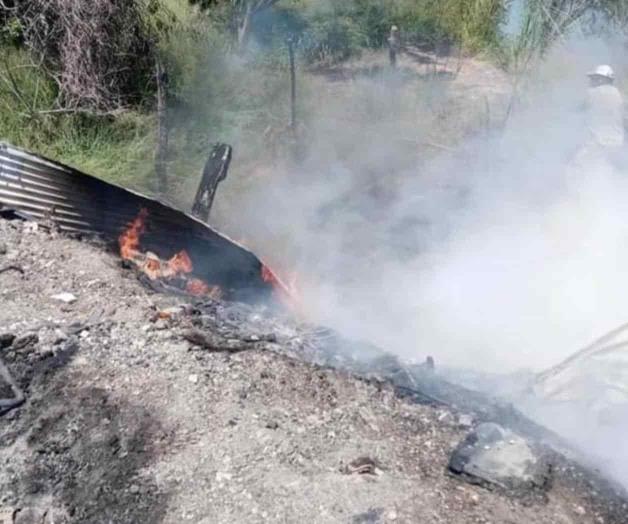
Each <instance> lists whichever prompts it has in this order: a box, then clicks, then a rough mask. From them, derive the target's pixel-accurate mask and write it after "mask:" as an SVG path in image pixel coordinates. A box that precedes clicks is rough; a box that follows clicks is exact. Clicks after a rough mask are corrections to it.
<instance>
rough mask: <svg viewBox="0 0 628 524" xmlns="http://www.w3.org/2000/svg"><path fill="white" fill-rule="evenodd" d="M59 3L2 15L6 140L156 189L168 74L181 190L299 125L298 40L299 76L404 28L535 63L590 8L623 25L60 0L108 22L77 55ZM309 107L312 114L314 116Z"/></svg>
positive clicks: (441, 7) (553, 12) (571, 16)
mask: <svg viewBox="0 0 628 524" xmlns="http://www.w3.org/2000/svg"><path fill="white" fill-rule="evenodd" d="M59 1H60V0H32V1H31V2H25V3H22V2H17V1H13V2H12V1H9V0H5V1H4V4H3V5H4V6H5V7H4V8H2V9H1V10H0V47H1V48H2V49H1V58H0V137H1V139H3V140H6V141H9V142H11V143H14V144H16V145H18V146H22V147H25V148H28V149H31V150H34V151H37V152H40V153H42V154H44V155H49V156H51V157H54V158H57V159H59V160H61V161H63V162H66V163H69V164H72V165H75V166H77V167H79V168H82V169H85V170H87V171H89V172H92V173H94V174H97V175H99V176H101V177H104V178H107V179H109V180H112V181H115V182H118V183H122V184H125V185H127V186H134V187H137V188H141V189H144V190H152V189H154V180H153V179H154V172H155V163H154V155H155V148H156V145H157V144H156V142H157V139H156V137H157V131H156V127H157V117H156V113H155V109H156V90H157V85H156V81H155V66H156V64H157V63H160V64H163V67H164V69H165V71H166V72H167V75H168V85H167V93H168V95H167V106H168V112H167V122H168V128H169V135H170V147H169V154H168V172H169V176H170V187H171V189H172V191H173V192H174V193H176V192H178V191H179V189H180V188H181V187H184V186H185V185H186V184H187V183H189V179H190V177H189V175H190V174H192V175H194V177H196V175H197V174H198V172H199V170H200V168H201V166H202V163H203V161H204V158H205V155H206V153H207V151H208V144H209V143H210V142H212V141H218V140H222V141H227V142H230V143H232V144H234V145H235V146H236V148H237V155H238V161H239V162H240V163H241V164H243V165H247V164H252V163H254V162H255V160H256V159H259V158H261V157H262V156H263V154H264V151H265V149H266V146H267V142H266V140H267V133H265V131H267V130H268V129H274V128H280V127H281V126H282V125H284V124H285V123H286V122H287V121H288V114H287V112H288V104H287V100H288V94H287V85H288V83H287V78H288V70H287V53H286V39H287V38H288V37H292V38H294V39H295V40H296V41H297V42H298V44H297V51H298V59H299V64H300V66H299V67H301V68H302V69H301V74H305V71H304V69H307V68H313V69H319V70H320V69H321V68H322V67H328V66H331V65H333V64H337V63H338V62H342V61H344V60H348V59H351V58H352V57H356V56H359V55H360V54H361V53H362V52H364V51H365V50H374V49H381V48H383V47H384V46H385V45H386V40H387V37H388V34H389V31H390V27H391V26H392V25H393V24H394V25H398V26H399V27H400V28H401V31H402V34H403V35H404V40H405V43H406V44H407V45H412V46H416V47H417V48H421V49H424V50H428V51H429V50H433V51H438V52H441V53H452V49H453V48H457V49H461V50H462V51H463V52H464V53H467V54H478V53H481V54H483V55H485V56H487V57H499V58H500V59H501V60H502V61H504V63H505V64H506V65H511V64H519V65H520V64H524V65H525V63H526V60H528V61H529V60H530V57H531V56H532V55H533V54H534V53H537V52H542V50H544V49H546V48H547V47H548V46H549V45H550V44H551V42H552V41H553V40H554V39H556V38H558V37H559V36H561V34H562V33H563V32H567V31H568V30H569V27H570V26H571V25H573V24H574V23H576V22H577V21H578V20H581V19H582V18H583V17H584V16H585V15H586V13H587V12H588V11H589V9H590V8H592V6H593V7H595V8H596V9H597V10H598V12H599V13H605V14H606V15H607V16H610V17H612V18H613V19H614V20H616V21H621V20H624V19H625V18H626V10H625V9H624V10H622V9H619V8H618V7H617V5H616V3H604V2H578V1H577V0H552V2H550V4H551V5H550V7H549V8H547V7H545V8H543V9H541V8H540V7H539V5H540V4H539V1H540V0H527V1H525V2H524V3H525V4H526V6H527V11H526V13H527V15H526V16H527V18H525V21H524V23H523V25H522V29H521V30H520V31H519V33H518V34H517V35H515V36H514V37H508V38H507V37H506V36H504V34H503V31H502V28H503V24H504V21H505V19H506V17H507V11H508V7H509V6H510V5H511V4H512V3H513V1H512V0H510V1H509V0H386V1H384V0H350V1H349V0H348V1H342V2H341V1H335V0H93V1H91V0H89V1H88V0H63V2H64V5H72V6H73V8H76V13H83V12H87V13H88V14H89V16H90V17H91V19H94V17H96V19H97V20H98V23H97V24H96V27H97V31H100V33H98V35H95V36H98V37H99V39H98V42H94V44H93V46H94V47H93V49H91V50H84V49H83V50H81V49H80V48H79V49H78V50H77V49H75V48H74V47H72V46H71V45H69V44H68V42H70V43H72V40H71V38H70V37H71V36H72V35H74V34H77V33H78V32H80V31H81V30H83V29H82V28H81V26H73V25H72V24H73V23H74V24H76V20H75V19H76V17H75V18H74V19H71V17H67V20H66V19H65V18H64V16H60V15H58V13H59V12H62V13H65V11H59V10H56V11H55V5H56V3H55V2H59ZM522 1H523V0H522ZM570 3H571V4H573V5H575V4H578V6H585V9H584V10H583V11H582V12H577V13H576V12H575V11H573V9H571V7H573V5H571V4H570ZM83 4H85V6H88V8H85V9H83V7H85V6H84V5H83ZM568 4H570V5H568ZM594 4H595V5H594ZM605 5H609V6H611V7H609V8H608V9H606V8H605ZM23 6H27V7H23ZM57 7H58V6H57ZM79 8H80V9H79ZM568 8H569V9H568ZM548 9H549V10H548ZM99 10H100V11H102V12H100V11H99ZM111 13H116V14H117V15H118V16H109V15H111ZM565 13H568V16H567V15H565V16H562V15H563V14H565ZM96 15H98V16H96ZM576 15H577V16H576ZM77 16H78V15H77ZM561 16H562V18H561ZM622 16H623V19H622ZM79 18H80V16H79ZM112 19H115V20H117V21H116V22H115V23H113V22H110V20H112ZM41 20H44V21H45V22H46V23H45V24H43V25H41V24H40V22H41ZM73 20H74V21H73ZM596 20H599V17H598V18H597V19H596ZM64 24H65V25H64ZM50 27H52V28H53V29H54V30H50ZM90 27H91V26H90ZM68 35H69V36H68ZM103 35H104V37H103ZM94 39H95V40H96V38H94ZM75 47H76V46H75ZM82 51H84V52H82ZM72 53H74V54H72ZM87 57H90V58H89V60H92V61H91V62H90V61H89V60H88V58H87ZM94 57H97V58H94ZM384 60H385V59H384ZM384 64H385V62H384ZM301 89H302V92H303V89H305V90H306V91H307V86H302V87H301ZM306 94H307V92H306ZM312 95H313V99H315V94H314V93H313V94H312ZM304 98H305V97H304ZM301 103H302V104H304V106H303V107H301V108H300V110H301V113H302V114H305V116H307V111H309V110H312V111H314V110H315V106H316V104H315V103H312V104H311V106H312V107H311V109H308V108H307V107H305V106H306V105H307V103H306V102H301Z"/></svg>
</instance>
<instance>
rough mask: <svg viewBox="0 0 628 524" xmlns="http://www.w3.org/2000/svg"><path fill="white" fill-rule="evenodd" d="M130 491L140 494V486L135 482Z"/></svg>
mask: <svg viewBox="0 0 628 524" xmlns="http://www.w3.org/2000/svg"><path fill="white" fill-rule="evenodd" d="M129 491H130V492H131V493H133V494H134V495H136V494H138V493H139V492H140V487H139V486H138V485H137V484H133V485H131V487H130V488H129Z"/></svg>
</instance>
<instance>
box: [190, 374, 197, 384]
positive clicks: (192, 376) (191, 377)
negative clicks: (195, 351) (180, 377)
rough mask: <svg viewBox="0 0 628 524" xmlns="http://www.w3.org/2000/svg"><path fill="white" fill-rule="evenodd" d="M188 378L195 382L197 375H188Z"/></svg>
mask: <svg viewBox="0 0 628 524" xmlns="http://www.w3.org/2000/svg"><path fill="white" fill-rule="evenodd" d="M188 380H189V381H190V382H191V383H192V384H196V383H198V375H190V376H189V377H188Z"/></svg>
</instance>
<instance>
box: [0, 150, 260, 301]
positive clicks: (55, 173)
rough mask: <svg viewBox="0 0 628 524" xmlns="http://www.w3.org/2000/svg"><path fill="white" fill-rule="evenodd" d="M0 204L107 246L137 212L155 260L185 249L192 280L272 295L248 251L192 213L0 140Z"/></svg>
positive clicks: (232, 291) (244, 295)
mask: <svg viewBox="0 0 628 524" xmlns="http://www.w3.org/2000/svg"><path fill="white" fill-rule="evenodd" d="M0 204H2V205H3V206H5V207H9V208H13V209H17V210H19V211H22V212H24V213H27V214H28V215H31V216H32V217H34V218H35V219H37V220H48V221H52V222H54V223H56V224H57V225H58V227H59V228H60V229H61V230H64V231H73V232H85V233H96V234H100V235H102V236H104V238H105V239H107V240H109V241H111V244H112V249H117V245H116V244H117V239H118V236H119V235H120V233H121V232H122V231H123V230H125V229H126V228H127V227H128V225H129V224H130V223H131V222H132V221H133V219H135V218H136V217H137V215H138V214H139V212H140V210H141V209H142V208H145V209H146V210H147V211H148V219H147V221H146V233H145V235H144V236H143V237H142V246H143V247H144V248H145V249H147V250H150V251H153V252H155V253H156V254H158V255H159V256H160V257H162V258H169V257H171V256H172V255H174V254H175V253H177V252H178V251H180V250H181V249H185V250H187V252H188V254H189V255H190V258H191V259H192V262H193V264H194V275H195V276H197V277H199V278H202V279H203V280H205V281H206V282H208V283H210V284H212V285H220V286H221V287H222V288H223V290H225V291H226V292H227V294H228V295H229V296H231V297H232V298H236V299H244V300H253V299H257V298H260V297H264V298H265V297H267V296H269V295H270V293H271V291H272V285H271V284H270V283H269V282H265V281H264V279H263V278H262V267H263V265H262V262H261V261H260V260H259V259H258V258H257V257H256V256H255V255H254V254H253V253H251V252H250V251H248V250H247V249H245V248H243V247H242V246H240V245H238V244H236V243H235V242H233V241H232V240H230V239H229V238H227V237H225V236H224V235H222V234H220V233H218V232H216V231H215V230H213V229H212V228H211V227H209V226H207V225H206V224H204V223H202V222H200V221H199V220H197V219H195V218H193V217H192V216H190V215H187V214H185V213H182V212H181V211H177V210H175V209H173V208H171V207H170V206H167V205H165V204H163V203H161V202H159V201H157V200H154V199H151V198H148V197H146V196H144V195H141V194H139V193H135V192H133V191H129V190H127V189H124V188H122V187H119V186H116V185H113V184H109V183H107V182H104V181H102V180H100V179H98V178H95V177H93V176H90V175H87V174H85V173H82V172H80V171H78V170H76V169H72V168H70V167H68V166H64V165H62V164H59V163H57V162H54V161H52V160H49V159H46V158H43V157H41V156H38V155H35V154H32V153H29V152H26V151H23V150H21V149H18V148H16V147H13V146H10V145H8V144H4V143H0Z"/></svg>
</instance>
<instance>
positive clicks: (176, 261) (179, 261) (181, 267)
mask: <svg viewBox="0 0 628 524" xmlns="http://www.w3.org/2000/svg"><path fill="white" fill-rule="evenodd" d="M168 268H170V269H171V270H172V271H174V272H175V273H176V274H179V273H191V272H192V271H194V266H193V265H192V261H191V260H190V256H189V255H188V253H187V251H185V250H183V251H179V252H178V253H177V254H176V255H175V256H173V257H172V258H171V259H170V260H168Z"/></svg>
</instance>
